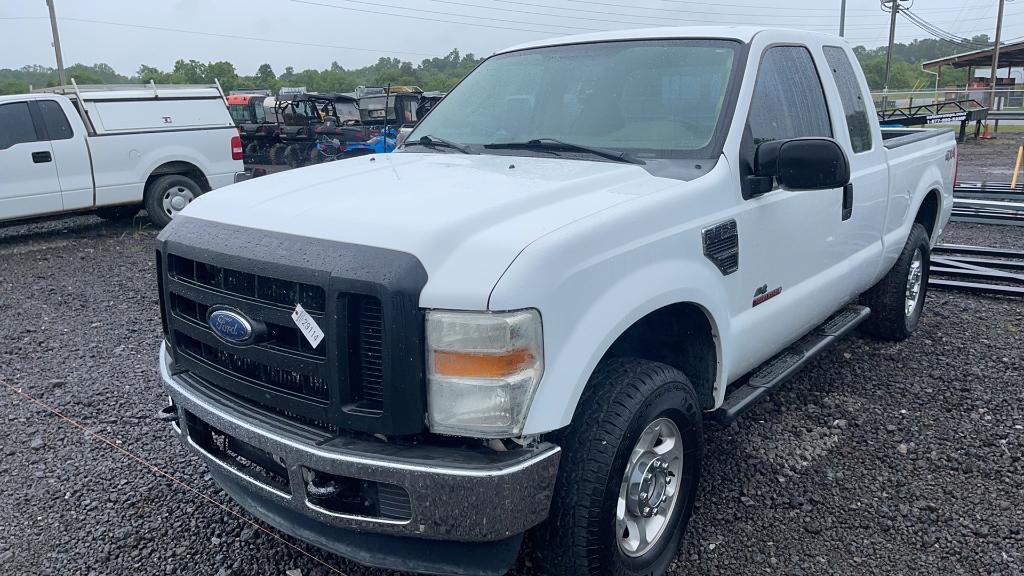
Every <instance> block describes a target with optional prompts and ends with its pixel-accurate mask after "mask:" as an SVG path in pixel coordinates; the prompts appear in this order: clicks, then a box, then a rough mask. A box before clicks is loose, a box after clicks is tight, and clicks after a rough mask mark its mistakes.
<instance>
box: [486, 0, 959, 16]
mask: <svg viewBox="0 0 1024 576" xmlns="http://www.w3.org/2000/svg"><path fill="white" fill-rule="evenodd" d="M496 1H501V0H496ZM566 1H568V2H574V3H577V4H593V5H598V6H613V7H616V8H626V9H629V10H638V9H639V10H651V11H659V12H681V13H688V12H692V11H691V10H682V9H675V8H653V7H649V6H636V5H631V4H616V3H611V2H600V1H598V0H566ZM664 1H665V2H672V3H674V4H686V5H688V6H689V5H698V6H713V7H716V8H721V7H726V8H743V9H745V10H746V9H749V8H769V9H770V10H771V11H772V12H778V11H780V10H789V11H794V12H799V13H800V14H801V15H806V13H807V12H826V13H828V15H829V16H832V15H836V14H837V13H838V9H836V8H814V7H799V8H790V7H786V6H765V5H764V4H729V3H721V2H694V1H691V0H664ZM955 10H959V9H958V8H932V9H924V11H955ZM847 12H862V13H864V15H863V16H857V17H858V18H864V17H870V16H871V15H872V14H878V11H877V10H871V9H864V8H848V9H847ZM715 14H719V13H718V12H715ZM736 15H737V16H746V15H749V10H747V12H746V13H745V14H736ZM794 17H799V16H794ZM820 17H821V18H824V17H825V16H820Z"/></svg>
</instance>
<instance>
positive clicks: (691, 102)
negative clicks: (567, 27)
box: [409, 40, 739, 158]
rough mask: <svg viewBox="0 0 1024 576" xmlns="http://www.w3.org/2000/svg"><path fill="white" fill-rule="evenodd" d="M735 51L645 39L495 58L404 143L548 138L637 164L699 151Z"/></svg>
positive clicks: (720, 103)
mask: <svg viewBox="0 0 1024 576" xmlns="http://www.w3.org/2000/svg"><path fill="white" fill-rule="evenodd" d="M738 47H739V43H737V42H732V41H724V40H651V41H629V42H606V43H596V44H579V45H572V46H554V47H549V48H537V49H532V50H523V51H519V52H511V53H508V54H501V55H498V56H495V57H493V58H490V59H489V60H487V61H486V62H484V63H483V64H481V65H480V67H479V68H477V69H476V70H475V71H473V73H472V74H470V75H469V76H468V77H467V78H466V79H465V80H464V81H463V82H462V83H461V84H459V85H458V87H456V88H455V90H453V91H452V93H451V94H449V95H448V96H447V97H446V98H445V99H444V100H443V101H442V102H441V103H439V104H438V105H437V107H436V109H434V110H433V111H432V112H431V113H430V114H429V115H428V116H427V117H426V118H424V119H423V121H422V122H420V124H419V126H418V127H417V128H416V130H415V131H414V132H413V134H412V135H411V136H410V138H409V140H410V141H414V140H416V139H417V138H419V137H422V136H424V135H429V136H431V137H434V138H443V139H445V140H449V141H452V142H458V143H461V144H468V145H471V146H473V147H474V150H475V151H480V152H484V151H485V150H484V149H482V148H481V149H477V148H476V146H482V145H485V144H501V143H511V142H528V141H530V140H535V139H556V140H560V141H564V142H571V143H573V144H577V145H583V146H590V147H600V148H604V149H609V150H617V151H624V152H628V153H630V154H632V155H634V156H636V157H640V158H680V157H693V156H698V155H701V154H705V155H706V153H707V150H706V148H707V147H709V146H710V145H711V144H712V141H713V137H714V136H715V133H716V129H717V126H718V124H719V117H720V116H721V114H722V110H723V108H724V107H725V104H726V95H727V93H728V87H729V81H730V78H731V76H732V69H733V63H734V61H735V59H736V51H737V48H738ZM517 153H519V152H517Z"/></svg>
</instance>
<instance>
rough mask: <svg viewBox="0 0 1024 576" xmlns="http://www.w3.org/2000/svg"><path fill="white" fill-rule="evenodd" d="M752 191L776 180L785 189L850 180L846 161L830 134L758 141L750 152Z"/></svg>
mask: <svg viewBox="0 0 1024 576" xmlns="http://www.w3.org/2000/svg"><path fill="white" fill-rule="evenodd" d="M754 180H756V181H758V182H752V183H751V184H755V183H756V184H761V186H752V188H753V189H754V191H755V193H764V192H767V191H768V190H771V188H772V186H771V182H772V181H773V180H774V181H775V182H778V183H779V185H780V186H782V187H783V188H787V189H789V190H827V189H832V188H842V187H843V186H846V185H847V184H849V183H850V161H849V160H848V159H847V158H846V153H845V152H843V149H842V147H841V146H839V144H838V143H837V142H836V141H835V140H833V139H831V138H793V139H791V140H772V141H770V142H762V143H761V144H758V146H757V149H756V151H755V152H754ZM765 185H767V190H765V189H764V187H765Z"/></svg>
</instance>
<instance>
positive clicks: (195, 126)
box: [0, 84, 243, 226]
mask: <svg viewBox="0 0 1024 576" xmlns="http://www.w3.org/2000/svg"><path fill="white" fill-rule="evenodd" d="M242 170H243V167H242V142H241V140H240V139H239V136H238V130H237V129H236V128H235V125H234V123H233V122H232V120H231V115H230V114H229V113H228V110H227V105H226V104H225V102H224V97H223V95H222V94H221V91H220V88H219V87H212V88H211V87H195V86H156V85H152V84H151V85H149V86H143V85H138V86H120V87H117V86H79V85H73V86H61V87H57V88H47V89H45V90H41V91H39V92H37V93H33V94H16V95H12V96H0V174H2V175H0V222H4V221H10V220H20V219H25V218H35V217H40V216H50V215H56V214H66V213H71V212H83V211H93V212H96V213H97V214H99V215H100V216H102V217H104V218H125V217H130V216H134V215H135V214H136V213H137V212H138V211H139V208H142V207H143V206H144V207H145V208H146V212H147V213H148V214H149V219H150V220H151V221H152V222H153V223H154V224H156V225H157V226H164V225H165V224H167V223H168V222H170V220H171V218H172V217H173V216H174V215H175V214H177V213H178V212H180V211H181V210H182V209H184V208H185V206H187V205H188V203H189V202H191V201H192V200H193V199H194V198H196V197H198V196H199V195H200V194H203V193H204V192H207V191H209V190H212V189H214V188H218V187H220V186H225V185H227V184H231V183H233V182H234V181H235V176H236V174H240V173H241V172H242Z"/></svg>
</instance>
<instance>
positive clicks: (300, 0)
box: [291, 0, 603, 34]
mask: <svg viewBox="0 0 1024 576" xmlns="http://www.w3.org/2000/svg"><path fill="white" fill-rule="evenodd" d="M291 1H292V2H295V3H297V4H308V5H310V6H320V7H323V8H335V9H337V10H349V11H351V12H363V13H365V14H377V15H380V16H393V17H397V18H408V19H410V20H422V21H425V22H442V23H445V24H462V25H464V26H477V27H480V28H494V29H498V30H516V31H519V32H536V33H538V34H557V33H558V32H554V31H551V30H537V29H530V28H516V27H511V26H494V25H491V24H477V23H474V22H459V21H458V20H445V19H442V18H428V17H425V16H413V15H411V14H395V13H394V12H381V11H379V10H370V9H368V8H354V7H352V6H338V5H337V4H327V3H323V2H313V1H311V0H291ZM338 1H339V2H352V3H355V2H354V0H338ZM372 5H373V6H383V7H385V8H394V9H398V10H407V8H404V7H402V6H395V5H393V4H381V3H380V2H375V3H374V4H372ZM416 12H417V13H419V14H440V15H443V16H454V17H456V18H472V19H476V20H489V21H491V22H504V23H509V24H525V25H528V26H544V27H548V28H563V29H567V30H577V31H582V32H601V31H603V29H601V28H583V27H580V26H563V25H561V24H542V23H539V22H524V21H522V20H507V19H502V18H488V17H484V16H467V15H465V14H455V13H452V12H441V11H439V10H423V9H421V8H417V9H416Z"/></svg>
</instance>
